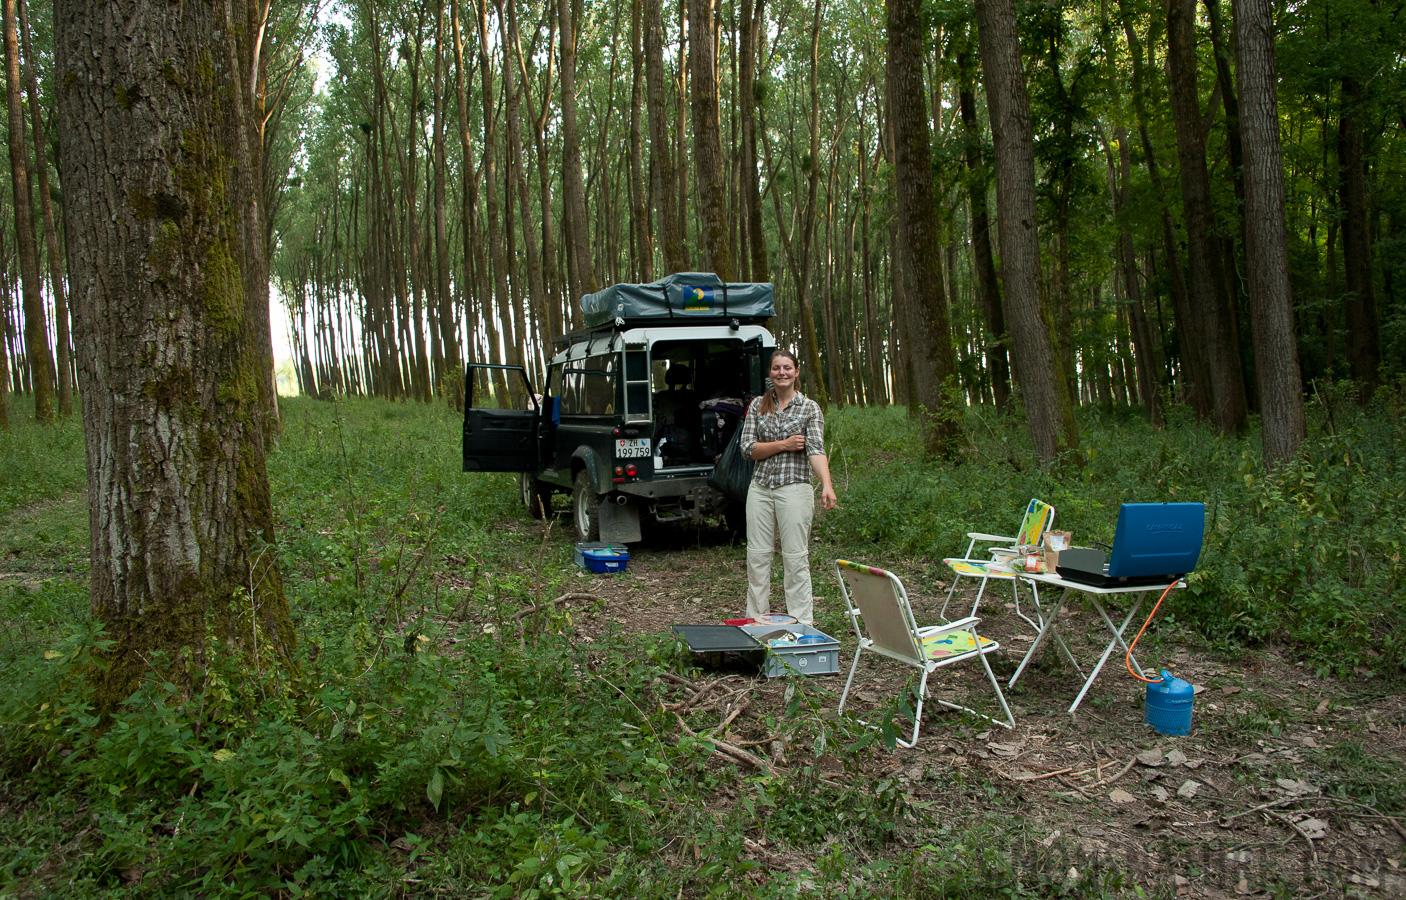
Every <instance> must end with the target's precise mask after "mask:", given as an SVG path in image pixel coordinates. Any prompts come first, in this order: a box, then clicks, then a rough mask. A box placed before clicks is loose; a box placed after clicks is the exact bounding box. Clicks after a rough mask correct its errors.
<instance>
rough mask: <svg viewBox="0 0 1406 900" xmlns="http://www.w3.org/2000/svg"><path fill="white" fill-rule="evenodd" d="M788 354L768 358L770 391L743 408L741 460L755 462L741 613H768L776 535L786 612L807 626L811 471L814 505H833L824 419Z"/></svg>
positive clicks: (809, 615) (812, 513) (792, 356)
mask: <svg viewBox="0 0 1406 900" xmlns="http://www.w3.org/2000/svg"><path fill="white" fill-rule="evenodd" d="M799 374H800V369H799V363H798V362H797V360H796V356H795V354H793V353H791V352H790V351H789V350H776V351H774V352H773V353H772V354H771V383H772V388H771V390H769V391H767V392H766V393H764V394H762V396H761V397H759V398H758V399H757V400H756V401H755V402H754V403H753V404H752V405H751V406H750V407H749V408H748V410H747V417H746V419H745V420H743V423H742V440H741V443H742V455H743V456H745V457H747V458H748V459H750V460H752V461H753V462H755V463H756V467H755V469H754V471H753V473H752V485H751V487H750V488H749V489H748V491H747V615H748V617H750V618H756V617H757V616H762V615H766V614H767V613H768V612H770V611H771V599H770V594H771V551H772V548H773V546H775V543H776V537H777V535H778V534H779V535H780V536H781V565H782V568H783V570H784V571H785V576H786V577H785V588H786V612H787V613H788V614H789V615H792V616H794V617H795V618H796V621H798V622H800V623H801V624H802V625H811V624H813V623H814V613H813V610H812V609H811V606H812V603H811V588H810V523H811V520H812V519H813V518H814V517H815V490H814V488H813V487H812V486H811V473H812V472H814V473H815V477H816V478H819V479H820V502H821V503H822V504H824V506H825V508H826V509H834V508H835V488H834V486H833V485H832V484H831V483H830V461H829V460H828V459H827V458H826V457H825V416H824V415H823V414H822V413H821V412H820V405H819V404H818V403H816V402H815V401H814V400H811V399H810V398H809V397H806V396H805V395H803V394H802V393H801V392H800V391H798V390H796V378H797V377H798V375H799Z"/></svg>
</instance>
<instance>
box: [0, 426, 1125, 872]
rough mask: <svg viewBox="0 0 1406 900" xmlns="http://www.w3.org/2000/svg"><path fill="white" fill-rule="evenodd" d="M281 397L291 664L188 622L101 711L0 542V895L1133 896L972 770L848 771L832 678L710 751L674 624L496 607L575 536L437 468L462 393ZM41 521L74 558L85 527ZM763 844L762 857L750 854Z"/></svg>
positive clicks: (277, 470) (77, 581)
mask: <svg viewBox="0 0 1406 900" xmlns="http://www.w3.org/2000/svg"><path fill="white" fill-rule="evenodd" d="M282 418H283V436H282V440H281V442H280V445H279V447H278V449H277V450H276V452H274V453H273V454H272V455H271V457H270V461H269V472H270V480H271V486H272V492H273V497H274V503H275V508H276V512H277V516H278V526H279V540H280V552H281V555H282V568H283V572H284V576H285V582H286V589H287V593H288V597H289V601H290V605H291V607H292V609H293V613H294V616H295V620H296V621H295V628H296V631H297V634H298V644H297V647H296V649H295V657H296V665H295V666H294V667H292V668H289V669H282V670H276V671H250V670H249V669H248V668H247V665H242V664H241V663H240V662H239V661H238V660H236V659H233V658H230V657H227V656H226V655H225V652H224V649H223V647H222V646H220V645H217V644H212V645H211V646H209V647H207V648H206V654H207V657H208V658H209V659H210V660H212V663H211V665H210V667H209V669H208V671H207V672H206V675H205V678H204V681H203V683H202V684H201V685H200V690H199V693H198V694H196V695H194V696H183V695H181V694H180V693H179V692H178V691H177V689H176V687H175V686H174V685H172V684H168V683H162V682H161V681H159V680H152V681H150V682H148V683H147V684H145V685H144V686H143V687H142V689H141V690H139V691H138V692H137V693H135V694H134V695H133V696H132V697H131V698H129V699H128V701H127V702H126V703H125V704H124V705H123V706H122V707H121V708H120V709H119V710H118V712H117V713H116V714H115V715H113V716H112V717H111V718H110V719H107V720H102V721H100V720H99V719H98V718H97V717H96V716H95V715H94V713H93V710H92V702H91V690H90V688H89V682H90V678H91V676H92V675H93V673H94V672H95V671H96V670H97V669H99V668H100V666H101V661H100V660H101V650H102V649H103V647H104V646H105V638H104V636H103V634H102V633H101V631H100V630H99V629H97V628H96V627H94V625H93V624H92V623H91V621H90V620H89V617H88V615H87V585H86V577H85V574H84V573H82V572H74V573H63V572H61V571H59V572H57V573H56V571H55V570H54V569H53V568H52V567H50V568H47V569H44V570H43V577H39V575H38V574H36V572H37V570H36V569H34V568H33V567H32V566H31V563H32V560H31V559H30V558H29V557H27V556H25V554H24V553H23V552H22V553H20V554H19V555H18V556H15V555H7V556H6V562H5V565H6V570H7V571H13V572H16V573H21V572H22V573H24V578H21V579H6V580H4V581H0V684H4V685H6V690H5V691H4V692H3V693H0V847H3V848H4V849H3V851H0V897H3V896H42V895H47V894H54V893H62V894H63V895H64V896H69V897H217V896H220V897H223V896H229V897H261V896H276V897H305V896H317V897H390V896H427V895H433V894H449V895H453V896H470V897H502V898H509V897H512V898H547V897H619V896H631V897H642V898H651V897H659V898H664V897H670V898H673V897H678V896H680V895H681V894H682V895H684V896H690V897H738V896H742V897H748V896H750V897H758V898H769V897H801V896H805V897H810V896H817V895H819V896H828V897H923V896H947V897H982V898H984V897H1075V898H1085V897H1087V898H1096V897H1105V896H1131V895H1134V894H1136V893H1137V891H1136V889H1134V888H1133V887H1132V886H1130V884H1129V883H1128V882H1127V880H1126V878H1125V876H1124V875H1122V874H1120V873H1119V872H1118V871H1116V870H1112V869H1107V868H1106V867H1103V866H1101V865H1099V864H1097V863H1093V864H1090V863H1088V862H1087V861H1085V860H1083V859H1082V858H1081V857H1079V856H1078V855H1077V853H1073V852H1071V853H1069V854H1066V853H1064V852H1062V851H1060V852H1053V851H1050V850H1049V849H1048V848H1043V847H1037V848H1035V849H1036V850H1037V851H1038V852H1031V851H1030V848H1028V847H1026V846H1025V844H1024V843H1023V838H1022V836H1021V835H1022V832H1021V829H1020V828H1019V826H1018V819H1017V818H1016V811H1015V810H1014V809H1011V808H1008V807H1007V806H1006V801H1004V800H1003V799H1002V798H1001V797H1000V795H997V794H993V793H992V792H991V790H990V788H989V786H987V785H985V784H984V783H972V784H965V783H964V782H963V781H962V779H961V776H960V775H953V774H951V773H945V772H943V773H939V772H933V773H932V775H931V776H930V777H935V778H941V779H943V780H944V791H945V794H946V796H947V797H948V798H949V799H950V798H953V797H963V796H965V797H967V799H968V800H969V801H970V803H971V807H972V809H973V810H978V812H976V813H975V814H974V815H973V816H971V817H970V818H969V819H967V820H965V821H964V822H963V823H961V824H954V823H951V822H947V821H945V818H944V817H943V816H942V815H940V814H939V812H938V810H936V809H934V808H931V807H929V806H928V805H927V804H925V803H924V802H921V801H918V800H915V799H914V797H913V795H912V794H911V793H909V792H908V791H906V790H905V789H904V788H903V786H902V784H900V782H899V781H897V780H896V779H895V778H894V777H892V776H888V777H885V776H883V775H873V774H865V773H866V771H870V770H872V766H871V767H869V769H865V768H863V767H862V766H861V763H862V762H863V761H864V760H865V759H866V758H868V755H869V752H870V750H872V749H876V748H877V749H881V748H882V745H883V743H884V740H885V733H884V732H874V731H870V730H868V729H866V728H863V727H861V726H858V725H857V724H855V723H854V722H853V721H852V720H849V719H844V720H836V719H834V718H833V716H831V715H827V711H828V710H829V709H830V708H832V706H833V702H834V698H833V696H831V695H830V694H829V693H827V688H828V685H818V684H817V685H812V684H808V683H804V682H799V683H797V684H796V685H795V686H794V687H793V688H792V690H791V691H790V692H789V693H788V696H787V709H786V710H785V713H784V715H785V717H786V718H787V719H788V721H789V722H790V723H791V733H792V737H793V750H792V756H793V763H792V767H791V769H790V770H789V771H788V772H786V773H784V774H776V775H772V774H759V773H750V772H743V771H739V770H738V769H737V768H735V767H734V766H733V765H731V764H726V765H722V766H719V765H717V764H716V762H714V761H712V754H713V749H712V747H711V745H709V744H708V743H707V741H706V740H705V739H704V738H702V737H697V736H693V735H690V734H687V733H685V732H682V731H681V730H680V728H679V727H678V721H677V719H676V717H675V716H674V714H673V713H671V712H667V711H665V709H664V708H663V706H662V703H664V702H666V701H669V700H671V699H672V697H671V696H668V695H667V694H666V690H665V689H666V686H667V682H666V681H665V680H663V676H664V675H666V674H668V673H682V674H692V673H691V671H690V670H689V668H688V666H689V662H688V660H686V659H685V658H684V657H683V655H682V651H681V647H680V645H679V644H677V643H676V642H674V641H672V640H670V639H667V638H666V637H664V636H662V635H659V636H638V635H625V634H621V633H618V632H609V633H606V634H596V635H594V637H593V639H592V640H590V641H586V640H582V639H580V637H579V636H578V635H577V633H576V629H575V623H574V617H575V616H576V615H578V613H574V612H573V611H572V609H571V608H570V607H569V606H561V607H554V606H546V607H545V609H544V611H542V612H539V613H536V614H527V615H524V616H522V617H521V618H520V622H521V625H518V624H517V623H518V622H519V618H517V617H515V614H516V613H519V612H523V611H525V610H528V609H529V608H531V607H533V606H534V605H537V604H544V603H545V601H548V600H551V599H552V598H554V597H557V596H559V595H561V594H563V593H566V592H568V591H571V590H573V589H579V587H580V586H581V582H579V581H577V580H576V573H575V571H574V569H573V568H572V567H570V565H569V562H568V560H569V553H568V552H567V551H568V548H569V539H568V538H567V537H566V536H565V535H564V534H562V532H561V530H560V529H559V528H558V529H557V530H555V531H554V532H550V533H549V537H548V539H547V540H544V539H543V538H542V537H541V531H540V529H539V528H538V526H536V525H535V524H533V523H532V522H531V521H530V520H529V519H527V517H526V515H525V512H524V511H523V510H521V509H520V508H519V507H518V504H517V491H516V486H515V484H514V478H513V477H512V476H509V475H502V476H468V475H464V474H462V473H461V472H459V467H460V466H459V454H460V450H459V429H460V420H459V419H458V418H457V417H456V416H454V415H452V414H451V413H449V412H447V411H445V410H443V409H441V408H439V407H434V408H430V407H421V406H416V405H410V404H389V403H383V402H378V401H359V400H352V401H339V402H336V403H318V402H312V401H301V400H298V401H284V403H283V408H282ZM59 429H70V430H73V428H72V426H71V425H69V424H67V423H65V424H64V425H61V426H59ZM40 438H42V434H40V435H38V436H36V435H35V434H30V433H22V434H21V435H20V440H19V442H18V445H22V446H24V447H31V446H33V445H35V444H36V443H37V442H38V441H39V440H40ZM16 445H17V444H13V443H12V444H6V445H4V449H5V452H7V453H8V452H9V451H10V449H11V448H12V447H14V446H16ZM61 446H62V448H63V450H62V452H56V453H53V454H51V455H50V456H49V458H48V460H47V465H48V466H49V467H50V469H52V470H54V471H52V472H50V473H49V474H48V480H45V481H41V482H37V483H35V484H32V485H30V486H28V487H27V488H25V489H24V490H19V489H13V490H12V491H11V492H10V494H8V495H7V496H8V497H14V498H15V499H14V500H10V501H7V502H9V503H10V505H9V506H7V507H5V508H4V509H3V510H0V526H3V527H12V531H11V532H9V534H10V535H12V536H13V535H15V534H17V526H14V523H17V522H22V521H25V520H24V516H27V515H30V514H31V513H32V512H33V511H34V510H35V509H40V508H44V507H45V506H46V504H52V503H56V502H57V501H61V500H69V501H72V500H73V494H74V493H75V492H76V491H78V489H79V486H81V481H82V467H83V457H82V447H81V441H79V442H77V443H67V444H62V445H61ZM24 452H25V453H28V452H30V451H29V450H25V451H24ZM6 471H7V472H8V471H9V469H8V468H7V470H6ZM74 505H77V506H80V507H81V506H83V505H84V504H83V502H82V500H81V498H79V499H78V500H77V502H76V504H74ZM55 533H56V537H55V541H56V542H57V543H58V544H60V545H65V546H67V548H68V552H69V553H82V552H84V551H85V550H86V534H84V533H83V530H82V529H78V528H69V529H67V530H65V531H62V532H59V531H56V532H55ZM0 534H5V532H0ZM6 539H7V540H11V541H12V542H14V541H17V540H18V539H17V538H12V537H7V538H6ZM16 546H18V544H16ZM719 552H720V553H724V554H726V553H733V554H736V553H740V551H739V550H737V549H736V548H722V549H720V550H719ZM27 566H31V567H29V568H26V567H27ZM153 662H154V664H155V666H156V668H158V669H159V668H160V665H161V660H154V661H153ZM901 706H902V704H901V703H896V704H895V708H894V710H893V712H894V715H895V716H897V717H899V718H901V717H902V709H901ZM696 724H698V726H699V727H700V728H702V727H703V723H701V722H700V723H696ZM890 724H891V725H892V723H890ZM888 730H889V731H890V732H891V731H892V727H890V729H888ZM888 736H889V737H891V735H888ZM826 754H828V755H829V757H831V758H835V759H839V760H840V765H841V766H842V767H843V768H844V769H845V774H844V776H843V778H842V779H841V780H838V781H837V780H835V776H834V774H833V773H822V772H821V771H820V763H819V762H818V760H819V759H820V757H821V756H822V755H826ZM830 765H834V764H833V763H831V764H830ZM762 845H764V846H766V847H768V848H771V849H770V850H767V851H762V852H761V853H760V857H761V858H766V854H768V853H775V852H780V853H782V854H784V855H783V856H782V857H781V858H782V859H784V860H785V861H786V863H787V864H786V865H785V866H782V867H781V868H779V869H777V870H776V871H772V870H771V869H770V867H768V866H767V865H759V864H758V862H757V860H758V858H759V851H758V849H757V848H758V847H759V846H762ZM1071 865H1075V866H1078V867H1079V868H1080V871H1081V872H1083V874H1082V875H1081V876H1080V877H1079V878H1076V879H1071V878H1070V877H1069V876H1068V869H1069V868H1070V866H1071ZM797 869H799V871H797Z"/></svg>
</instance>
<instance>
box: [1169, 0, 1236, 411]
mask: <svg viewBox="0 0 1406 900" xmlns="http://www.w3.org/2000/svg"><path fill="white" fill-rule="evenodd" d="M1195 18H1196V0H1169V2H1168V4H1167V69H1168V80H1169V82H1170V85H1171V97H1172V115H1173V118H1174V119H1175V122H1176V133H1177V158H1178V161H1179V162H1180V164H1181V195H1182V206H1183V208H1184V210H1185V215H1186V245H1187V258H1188V260H1189V262H1190V270H1191V304H1192V310H1191V312H1192V315H1194V316H1196V317H1197V318H1198V320H1199V324H1200V326H1201V327H1200V330H1201V334H1200V337H1201V339H1202V341H1203V344H1204V346H1205V348H1206V359H1207V362H1208V363H1209V370H1210V376H1211V395H1212V399H1213V403H1214V406H1213V415H1214V419H1215V423H1216V427H1217V428H1218V429H1220V430H1221V431H1222V432H1223V433H1226V434H1231V433H1236V432H1239V431H1242V430H1243V429H1244V427H1245V415H1246V398H1245V379H1244V374H1243V372H1242V371H1241V368H1240V353H1239V347H1238V346H1236V344H1235V342H1234V337H1233V336H1234V330H1233V328H1232V323H1231V320H1230V309H1229V306H1228V304H1227V303H1226V302H1225V301H1226V299H1227V298H1226V297H1225V296H1224V293H1223V290H1222V287H1221V283H1222V279H1221V274H1222V273H1221V265H1222V260H1221V254H1220V249H1219V247H1218V245H1217V244H1216V241H1215V238H1214V235H1212V234H1211V188H1210V177H1209V175H1208V174H1207V171H1206V144H1205V138H1204V132H1203V131H1202V126H1201V101H1200V99H1199V98H1198V92H1197V88H1196V35H1195Z"/></svg>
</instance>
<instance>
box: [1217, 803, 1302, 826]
mask: <svg viewBox="0 0 1406 900" xmlns="http://www.w3.org/2000/svg"><path fill="white" fill-rule="evenodd" d="M1316 799H1318V798H1317V797H1285V798H1283V799H1280V800H1274V801H1272V802H1270V803H1261V804H1260V805H1259V806H1256V807H1255V808H1254V809H1247V810H1245V811H1244V812H1238V813H1236V814H1235V815H1233V816H1221V817H1220V819H1219V820H1217V821H1219V822H1220V827H1222V828H1229V827H1230V826H1229V825H1227V824H1226V823H1227V822H1232V821H1234V820H1236V819H1238V818H1240V817H1241V816H1248V815H1253V814H1254V813H1257V812H1262V811H1264V810H1266V809H1274V808H1276V807H1279V806H1288V805H1289V804H1291V803H1302V802H1304V801H1305V800H1316Z"/></svg>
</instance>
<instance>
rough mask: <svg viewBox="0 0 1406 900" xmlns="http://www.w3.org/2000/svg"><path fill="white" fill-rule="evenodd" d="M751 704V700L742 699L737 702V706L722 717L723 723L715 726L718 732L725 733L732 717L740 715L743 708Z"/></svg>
mask: <svg viewBox="0 0 1406 900" xmlns="http://www.w3.org/2000/svg"><path fill="white" fill-rule="evenodd" d="M751 705H752V701H750V700H744V701H742V702H741V703H739V704H737V708H736V709H734V710H733V711H732V712H731V713H729V714H728V717H727V718H726V719H723V723H722V724H721V725H719V726H718V727H717V732H718V734H727V729H728V726H730V725H731V724H732V722H733V720H734V719H736V718H737V717H738V716H740V715H742V711H743V710H745V709H746V708H747V707H749V706H751Z"/></svg>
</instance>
